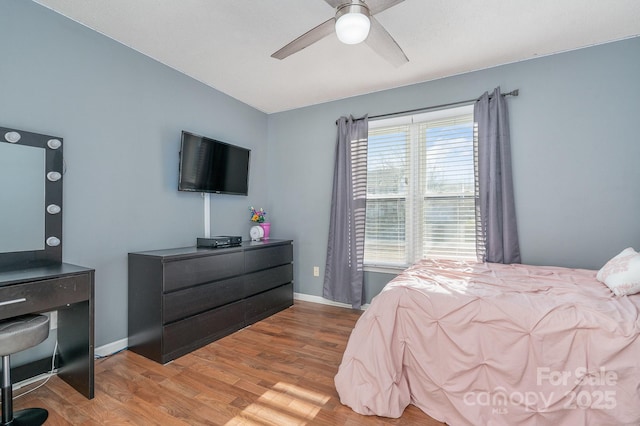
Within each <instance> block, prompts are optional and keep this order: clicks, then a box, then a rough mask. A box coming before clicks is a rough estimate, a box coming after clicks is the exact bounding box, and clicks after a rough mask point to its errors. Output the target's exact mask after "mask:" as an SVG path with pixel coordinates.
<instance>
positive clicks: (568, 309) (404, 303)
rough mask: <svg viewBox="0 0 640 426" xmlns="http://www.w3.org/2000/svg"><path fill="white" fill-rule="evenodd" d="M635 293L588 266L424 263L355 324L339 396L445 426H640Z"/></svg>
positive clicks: (369, 409) (362, 408)
mask: <svg viewBox="0 0 640 426" xmlns="http://www.w3.org/2000/svg"><path fill="white" fill-rule="evenodd" d="M639 312H640V295H634V296H622V297H619V296H616V295H614V294H613V293H612V291H611V290H610V289H609V288H608V287H607V286H605V285H604V284H603V283H602V282H600V281H598V280H597V279H596V271H591V270H586V269H569V268H560V267H542V266H527V265H502V264H491V263H472V262H461V261H451V260H448V261H447V260H424V261H421V262H420V263H418V264H416V265H414V266H412V267H410V268H409V269H407V270H406V271H404V272H403V273H402V274H401V275H399V276H398V277H396V278H395V279H394V280H392V281H391V282H390V283H389V284H387V285H386V286H385V288H384V289H383V290H382V292H381V293H380V294H379V295H378V296H376V297H375V298H374V299H373V301H372V302H371V305H370V306H369V308H368V309H367V310H366V311H365V312H364V313H363V315H362V316H361V317H360V319H359V320H358V322H357V324H356V326H355V327H354V329H353V331H352V333H351V336H350V338H349V342H348V344H347V348H346V350H345V353H344V355H343V359H342V363H341V365H340V367H339V370H338V373H337V375H336V377H335V385H336V389H337V391H338V393H339V395H340V401H341V402H342V403H343V404H345V405H348V406H349V407H351V408H352V409H353V410H354V411H356V412H358V413H360V414H365V415H378V416H385V417H392V418H397V417H400V416H401V415H402V412H403V411H404V409H405V408H406V407H407V405H408V404H414V405H416V406H417V407H418V408H420V409H421V410H422V411H424V412H425V413H427V414H428V415H429V416H431V417H433V418H435V419H437V420H439V421H442V422H445V423H447V424H450V425H456V426H457V425H516V424H518V425H520V424H523V425H529V424H531V425H547V424H549V425H568V424H571V425H582V424H593V425H627V424H628V425H639V424H640V338H639V335H640V320H639Z"/></svg>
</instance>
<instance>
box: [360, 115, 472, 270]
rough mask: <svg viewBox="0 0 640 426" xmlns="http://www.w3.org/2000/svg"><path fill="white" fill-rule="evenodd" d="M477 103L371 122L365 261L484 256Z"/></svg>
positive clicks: (399, 263) (402, 263) (403, 261)
mask: <svg viewBox="0 0 640 426" xmlns="http://www.w3.org/2000/svg"><path fill="white" fill-rule="evenodd" d="M475 146H476V144H475V142H474V122H473V105H469V106H464V107H460V108H452V109H447V110H440V111H433V112H428V113H424V114H419V115H413V116H405V117H399V118H390V119H384V120H376V121H373V120H372V121H370V122H369V141H368V153H367V208H366V226H365V250H364V262H365V265H367V266H402V267H404V266H406V265H408V264H411V263H414V262H416V261H417V260H419V259H423V258H427V257H440V258H454V259H476V258H477V256H476V193H477V191H476V182H477V179H476V173H475V170H476V167H475V161H476V160H475V159H476V155H474V154H475V149H476V148H475Z"/></svg>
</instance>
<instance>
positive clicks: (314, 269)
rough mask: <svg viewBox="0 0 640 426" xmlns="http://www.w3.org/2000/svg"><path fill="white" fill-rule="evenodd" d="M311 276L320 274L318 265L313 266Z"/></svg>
mask: <svg viewBox="0 0 640 426" xmlns="http://www.w3.org/2000/svg"><path fill="white" fill-rule="evenodd" d="M313 276H314V277H319V276H320V267H319V266H314V267H313Z"/></svg>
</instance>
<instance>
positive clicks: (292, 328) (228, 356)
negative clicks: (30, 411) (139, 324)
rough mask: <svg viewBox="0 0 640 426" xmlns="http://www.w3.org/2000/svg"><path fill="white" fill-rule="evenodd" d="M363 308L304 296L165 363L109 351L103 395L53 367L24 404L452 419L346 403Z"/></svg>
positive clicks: (83, 410) (223, 420) (99, 419)
mask: <svg viewBox="0 0 640 426" xmlns="http://www.w3.org/2000/svg"><path fill="white" fill-rule="evenodd" d="M360 314H361V312H360V311H355V310H350V309H344V308H337V307H333V306H326V305H320V304H316V303H309V302H302V301H296V302H295V305H294V306H293V307H291V308H289V309H287V310H285V311H283V312H280V313H278V314H276V315H274V316H272V317H270V318H267V319H266V320H263V321H260V322H259V323H256V324H254V325H252V326H250V327H247V328H245V329H243V330H240V331H238V332H236V333H234V334H232V335H230V336H227V337H225V338H223V339H220V340H218V341H216V342H214V343H211V344H210V345H208V346H206V347H204V348H201V349H198V350H197V351H194V352H192V353H190V354H188V355H185V356H183V357H181V358H179V359H177V360H175V361H173V362H170V363H168V364H166V365H164V366H163V365H160V364H157V363H155V362H153V361H149V360H147V359H146V358H143V357H141V356H139V355H137V354H135V353H133V352H130V351H123V352H121V353H118V354H115V355H112V356H110V357H107V358H103V359H99V360H97V361H96V364H95V366H96V377H95V386H96V388H95V394H96V396H95V398H94V399H93V400H87V399H86V398H84V397H83V396H81V395H80V394H79V393H77V392H76V391H75V390H73V389H72V388H71V387H70V386H69V385H67V384H66V383H65V382H63V381H62V380H60V379H59V378H58V377H53V378H52V379H51V380H50V381H49V382H48V383H47V384H46V385H45V386H43V387H41V388H40V389H37V390H35V391H34V392H32V393H30V394H28V395H25V396H23V397H21V398H18V399H16V400H15V401H14V409H15V410H18V409H20V408H25V407H42V408H46V409H47V410H49V420H48V421H47V423H46V424H47V425H106V424H109V425H128V424H129V425H230V426H231V425H259V426H262V425H277V426H285V425H353V426H355V425H424V426H435V425H442V423H440V422H437V421H435V420H433V419H432V418H430V417H429V416H427V415H426V414H424V413H423V412H422V411H420V410H419V409H418V408H416V407H414V406H413V405H410V406H409V407H408V408H407V409H406V410H405V412H404V414H403V416H402V417H401V418H399V419H388V418H383V417H375V416H362V415H359V414H357V413H355V412H353V411H352V410H351V409H350V408H348V407H346V406H343V405H342V404H340V401H339V398H338V394H337V392H336V390H335V388H334V385H333V377H334V375H335V374H336V372H337V369H338V365H339V364H340V361H341V359H342V354H343V352H344V348H345V346H346V343H347V339H348V338H349V334H350V332H351V330H352V328H353V325H354V324H355V322H356V320H357V319H358V317H359V316H360ZM26 390H28V387H24V388H22V389H19V390H18V391H16V394H20V393H22V392H24V391H26Z"/></svg>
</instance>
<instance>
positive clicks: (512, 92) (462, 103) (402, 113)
mask: <svg viewBox="0 0 640 426" xmlns="http://www.w3.org/2000/svg"><path fill="white" fill-rule="evenodd" d="M519 94H520V90H519V89H514V90H512V91H510V92H509V93H502V96H518V95H519ZM491 98H492V95H489V99H491ZM478 99H479V98H476V99H467V100H466V101H458V102H451V103H448V104H442V105H434V106H430V107H424V108H416V109H409V110H406V111H398V112H390V113H388V114H379V115H371V116H369V119H370V120H371V119H374V120H375V119H376V118H384V117H393V116H395V115H406V114H412V113H414V112H423V111H430V110H435V109H442V108H449V107H454V106H462V105H466V104H470V103H471V102H475V101H477V100H478ZM336 124H338V120H336Z"/></svg>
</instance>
